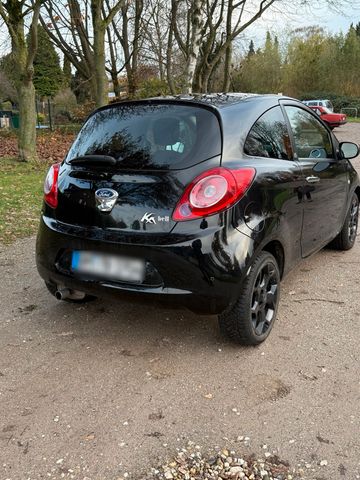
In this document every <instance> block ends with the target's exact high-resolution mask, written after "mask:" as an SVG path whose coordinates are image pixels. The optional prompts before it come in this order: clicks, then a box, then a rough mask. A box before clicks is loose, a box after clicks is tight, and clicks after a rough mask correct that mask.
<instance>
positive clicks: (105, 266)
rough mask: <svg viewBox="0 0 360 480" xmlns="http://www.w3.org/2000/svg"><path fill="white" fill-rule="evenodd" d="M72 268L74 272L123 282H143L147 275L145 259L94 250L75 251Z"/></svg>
mask: <svg viewBox="0 0 360 480" xmlns="http://www.w3.org/2000/svg"><path fill="white" fill-rule="evenodd" d="M71 268H72V270H73V271H74V272H78V273H84V274H88V275H93V276H96V277H100V278H106V279H109V280H120V281H123V282H133V283H141V282H143V280H144V277H145V262H144V260H141V259H137V258H131V257H120V256H117V255H108V254H99V253H94V252H80V251H74V252H73V254H72V260H71Z"/></svg>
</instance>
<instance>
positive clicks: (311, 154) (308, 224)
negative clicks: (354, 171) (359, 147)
mask: <svg viewBox="0 0 360 480" xmlns="http://www.w3.org/2000/svg"><path fill="white" fill-rule="evenodd" d="M284 109H285V112H286V115H287V117H288V120H289V124H290V127H291V131H292V141H293V148H294V152H295V153H294V154H295V158H296V160H297V161H298V162H299V164H300V166H301V170H302V175H303V186H302V188H301V189H300V190H299V191H298V200H299V202H300V203H301V204H302V205H303V225H302V233H301V248H302V256H303V257H306V256H308V255H310V254H311V253H313V252H314V251H316V250H318V249H320V248H321V247H323V246H324V245H326V244H327V243H328V242H329V241H331V240H332V239H333V238H334V236H335V235H336V234H337V233H338V231H339V230H340V229H341V227H342V223H343V220H344V212H345V208H346V199H347V195H348V174H347V169H346V162H345V161H344V160H341V159H340V158H339V156H338V154H337V152H336V151H335V148H334V142H333V140H334V139H333V136H332V135H331V133H330V132H329V131H328V129H327V128H326V127H325V126H324V125H323V124H322V122H321V121H320V120H319V119H318V118H317V117H316V114H313V113H312V112H309V111H308V110H305V109H304V108H301V107H300V106H298V105H297V104H286V105H284Z"/></svg>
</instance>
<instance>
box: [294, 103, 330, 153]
mask: <svg viewBox="0 0 360 480" xmlns="http://www.w3.org/2000/svg"><path fill="white" fill-rule="evenodd" d="M285 110H286V113H287V116H288V118H289V122H290V125H291V129H292V131H293V135H294V141H295V152H296V153H297V155H298V157H299V158H314V159H318V158H332V157H333V148H332V143H331V138H330V134H329V132H328V131H327V130H326V128H325V127H324V126H323V125H322V124H321V123H320V122H319V120H318V119H317V118H316V117H314V116H313V115H311V113H309V112H307V111H305V110H303V109H302V108H299V107H292V106H291V107H290V106H286V107H285Z"/></svg>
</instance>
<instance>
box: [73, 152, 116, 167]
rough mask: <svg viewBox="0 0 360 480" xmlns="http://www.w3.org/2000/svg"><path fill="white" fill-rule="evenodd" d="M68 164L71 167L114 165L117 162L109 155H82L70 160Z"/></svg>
mask: <svg viewBox="0 0 360 480" xmlns="http://www.w3.org/2000/svg"><path fill="white" fill-rule="evenodd" d="M68 163H71V165H84V164H91V165H99V166H102V165H116V163H117V160H116V158H114V157H111V156H110V155H82V156H80V157H75V158H71V159H70V160H69V161H68Z"/></svg>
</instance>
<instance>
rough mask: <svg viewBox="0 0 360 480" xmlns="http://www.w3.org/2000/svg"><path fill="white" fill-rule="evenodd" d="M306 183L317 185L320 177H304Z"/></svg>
mask: <svg viewBox="0 0 360 480" xmlns="http://www.w3.org/2000/svg"><path fill="white" fill-rule="evenodd" d="M306 181H307V182H308V183H319V182H320V177H315V176H312V177H306Z"/></svg>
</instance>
